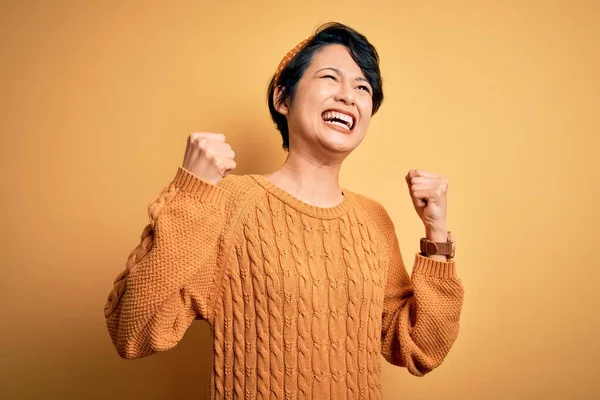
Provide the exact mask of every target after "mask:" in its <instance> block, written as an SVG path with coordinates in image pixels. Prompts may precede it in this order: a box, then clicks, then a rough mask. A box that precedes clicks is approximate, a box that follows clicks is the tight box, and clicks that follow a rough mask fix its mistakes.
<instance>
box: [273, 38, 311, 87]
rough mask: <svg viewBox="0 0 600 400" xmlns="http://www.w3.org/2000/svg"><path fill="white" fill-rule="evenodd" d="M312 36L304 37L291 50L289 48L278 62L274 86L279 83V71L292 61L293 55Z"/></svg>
mask: <svg viewBox="0 0 600 400" xmlns="http://www.w3.org/2000/svg"><path fill="white" fill-rule="evenodd" d="M312 38H313V37H312V36H311V37H309V38H307V39H304V40H303V41H301V42H300V43H298V44H297V45H296V47H294V48H293V49H292V50H290V51H289V52H288V53H287V54H286V55H285V57H283V59H282V60H281V62H280V63H279V67H277V72H275V80H274V86H277V84H278V83H279V77H280V76H281V71H283V70H284V69H285V67H287V66H288V64H289V63H290V61H292V60H293V59H294V57H296V56H297V55H298V53H300V51H301V50H302V49H303V48H304V47H305V46H306V45H307V43H308V42H310V40H311V39H312Z"/></svg>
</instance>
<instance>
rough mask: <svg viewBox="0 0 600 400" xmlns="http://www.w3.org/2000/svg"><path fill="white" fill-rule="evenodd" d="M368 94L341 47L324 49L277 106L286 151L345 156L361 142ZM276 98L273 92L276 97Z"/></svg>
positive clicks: (355, 66) (367, 115)
mask: <svg viewBox="0 0 600 400" xmlns="http://www.w3.org/2000/svg"><path fill="white" fill-rule="evenodd" d="M372 92H373V89H372V88H371V85H370V84H369V82H368V81H367V79H366V78H365V75H364V74H363V72H362V70H361V69H360V67H359V66H358V64H357V63H356V62H355V61H354V60H353V59H352V56H351V55H350V51H349V50H348V48H347V47H346V46H343V45H338V44H333V45H327V46H324V47H323V48H322V49H320V51H319V52H318V53H317V54H315V56H314V58H313V60H312V61H311V63H310V65H309V66H308V67H307V69H306V70H305V71H304V74H303V75H302V78H300V81H299V82H298V86H297V88H296V91H295V93H294V97H293V99H292V100H291V102H290V101H289V99H288V100H287V101H285V102H284V103H282V104H281V105H279V106H278V108H277V111H278V112H280V113H281V114H283V115H285V116H286V117H287V121H288V127H289V132H290V134H289V137H290V149H291V150H298V151H303V152H306V151H309V150H310V149H314V148H315V146H317V147H318V149H319V150H320V153H323V152H325V153H328V154H331V153H336V154H342V155H347V154H349V153H350V152H351V151H352V150H354V149H355V148H356V147H357V146H358V145H359V144H360V142H361V141H362V140H363V138H364V137H365V134H366V132H367V128H368V126H369V121H370V120H371V114H372V108H373V101H372ZM279 94H280V92H279V90H276V91H275V93H274V96H275V98H277V96H278V95H279Z"/></svg>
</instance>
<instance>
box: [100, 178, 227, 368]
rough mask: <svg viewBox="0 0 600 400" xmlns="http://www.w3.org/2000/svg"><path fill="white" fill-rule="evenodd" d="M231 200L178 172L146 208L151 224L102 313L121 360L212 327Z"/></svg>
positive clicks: (223, 192) (219, 190) (221, 191)
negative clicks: (195, 327) (201, 324)
mask: <svg viewBox="0 0 600 400" xmlns="http://www.w3.org/2000/svg"><path fill="white" fill-rule="evenodd" d="M228 195H229V192H228V191H227V190H225V189H223V188H221V187H219V186H214V185H211V184H209V183H207V182H204V181H203V180H201V179H199V178H197V177H196V176H195V175H193V174H192V173H191V172H189V171H187V170H185V169H183V168H182V167H180V168H179V169H178V170H177V173H176V176H175V178H174V180H173V181H172V182H171V183H170V184H169V185H168V186H167V187H166V188H165V189H164V190H163V191H162V192H161V193H159V194H158V195H157V196H156V197H155V198H154V199H153V201H152V202H151V203H150V204H149V206H148V216H149V220H150V223H149V224H148V225H147V226H146V227H145V229H144V230H143V233H142V235H141V240H140V243H139V244H138V245H137V247H136V248H135V249H134V250H133V251H132V252H131V254H130V255H129V257H128V259H127V263H126V267H125V270H124V271H123V272H121V273H120V274H119V275H118V276H117V278H116V280H115V282H114V287H113V289H112V291H111V292H110V294H109V296H108V300H107V302H106V305H105V308H104V314H105V317H106V324H107V327H108V331H109V333H110V336H111V338H112V341H113V344H114V346H115V347H116V349H117V352H118V353H119V355H120V356H121V357H123V358H140V357H145V356H148V355H150V354H153V353H155V352H157V351H164V350H168V349H170V348H172V347H173V346H175V345H176V344H177V343H178V342H179V341H180V340H181V338H182V337H183V335H184V333H185V331H186V330H187V328H188V327H189V326H190V324H191V323H192V321H193V320H194V319H196V318H203V319H209V317H210V313H211V309H210V307H211V298H212V297H213V296H214V292H213V290H214V285H213V282H214V278H215V275H216V274H217V273H218V270H219V268H218V265H219V247H220V242H221V237H222V233H223V229H224V225H225V221H226V216H225V212H226V210H225V204H226V199H227V197H228Z"/></svg>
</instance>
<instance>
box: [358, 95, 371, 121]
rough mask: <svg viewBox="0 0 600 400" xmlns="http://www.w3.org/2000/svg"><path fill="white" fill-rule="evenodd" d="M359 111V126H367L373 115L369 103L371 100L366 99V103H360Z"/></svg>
mask: <svg viewBox="0 0 600 400" xmlns="http://www.w3.org/2000/svg"><path fill="white" fill-rule="evenodd" d="M359 110H360V119H361V124H365V125H366V124H368V123H369V121H370V120H371V115H372V113H373V102H372V101H371V99H370V98H369V99H366V101H364V102H361V103H360V104H359Z"/></svg>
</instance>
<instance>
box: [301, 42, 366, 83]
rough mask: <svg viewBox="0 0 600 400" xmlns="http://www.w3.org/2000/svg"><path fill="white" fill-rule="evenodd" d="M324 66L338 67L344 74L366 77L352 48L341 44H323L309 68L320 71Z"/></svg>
mask: <svg viewBox="0 0 600 400" xmlns="http://www.w3.org/2000/svg"><path fill="white" fill-rule="evenodd" d="M322 68H336V69H339V70H340V71H342V73H344V74H348V75H357V76H362V77H364V74H363V72H362V70H361V69H360V67H359V66H358V64H357V63H356V62H355V61H354V59H352V56H351V55H350V50H349V49H348V48H347V47H346V46H343V45H341V44H329V45H327V46H323V47H322V48H321V49H319V51H318V52H317V53H316V54H315V55H314V57H313V59H312V62H311V63H310V65H309V67H308V70H311V71H318V70H320V69H322Z"/></svg>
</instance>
